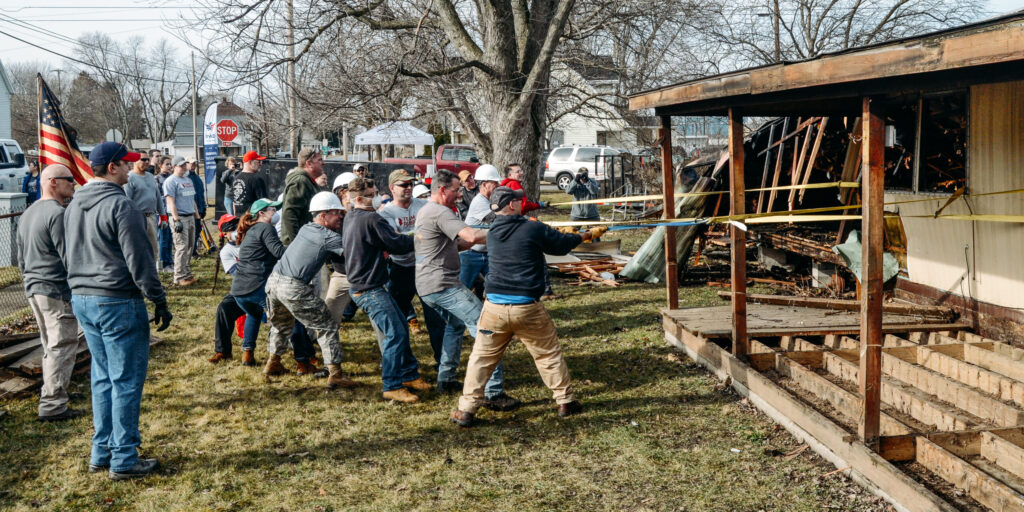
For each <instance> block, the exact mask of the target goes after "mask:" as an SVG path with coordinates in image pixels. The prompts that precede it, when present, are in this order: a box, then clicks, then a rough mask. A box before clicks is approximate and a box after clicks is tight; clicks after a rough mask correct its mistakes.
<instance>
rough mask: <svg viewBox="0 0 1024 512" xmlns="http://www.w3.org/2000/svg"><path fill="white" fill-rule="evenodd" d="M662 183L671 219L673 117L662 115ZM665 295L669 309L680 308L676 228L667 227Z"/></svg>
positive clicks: (673, 206) (665, 212)
mask: <svg viewBox="0 0 1024 512" xmlns="http://www.w3.org/2000/svg"><path fill="white" fill-rule="evenodd" d="M658 136H659V137H661V184H662V189H663V190H662V193H663V195H664V198H663V199H662V201H663V205H664V207H663V210H662V218H664V219H671V218H673V217H674V216H675V213H676V203H675V196H674V192H675V168H674V166H673V164H672V117H671V116H661V129H660V130H659V132H658ZM665 296H666V301H667V302H668V308H669V309H677V308H679V267H678V263H677V262H676V228H675V227H673V226H667V227H665Z"/></svg>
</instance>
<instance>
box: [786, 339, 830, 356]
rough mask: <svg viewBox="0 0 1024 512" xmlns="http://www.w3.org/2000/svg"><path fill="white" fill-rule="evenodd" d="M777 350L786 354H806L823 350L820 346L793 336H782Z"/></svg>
mask: <svg viewBox="0 0 1024 512" xmlns="http://www.w3.org/2000/svg"><path fill="white" fill-rule="evenodd" d="M779 348H780V349H782V350H783V351H786V352H807V351H812V350H825V347H823V346H821V345H815V344H814V343H811V342H809V341H807V340H805V339H803V338H797V337H794V336H783V337H782V339H781V340H780V341H779Z"/></svg>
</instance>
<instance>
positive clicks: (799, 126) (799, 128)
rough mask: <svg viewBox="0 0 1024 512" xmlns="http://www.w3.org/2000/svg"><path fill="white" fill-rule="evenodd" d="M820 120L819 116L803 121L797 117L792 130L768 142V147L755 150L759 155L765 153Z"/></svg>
mask: <svg viewBox="0 0 1024 512" xmlns="http://www.w3.org/2000/svg"><path fill="white" fill-rule="evenodd" d="M820 120H821V118H820V117H812V118H810V119H808V120H806V121H803V122H800V120H799V119H797V122H798V123H799V124H797V125H796V128H795V129H794V130H793V131H792V132H789V133H787V134H785V135H784V136H783V137H782V138H781V139H779V140H778V141H776V142H772V143H769V145H768V147H766V148H764V149H762V150H761V151H758V152H757V156H761V155H763V154H765V153H767V152H769V151H771V150H773V149H775V147H776V146H780V145H782V144H785V143H786V141H787V140H789V139H792V138H793V137H796V136H797V135H800V132H801V131H803V129H804V128H807V127H809V126H810V125H812V124H814V123H816V122H818V121H820Z"/></svg>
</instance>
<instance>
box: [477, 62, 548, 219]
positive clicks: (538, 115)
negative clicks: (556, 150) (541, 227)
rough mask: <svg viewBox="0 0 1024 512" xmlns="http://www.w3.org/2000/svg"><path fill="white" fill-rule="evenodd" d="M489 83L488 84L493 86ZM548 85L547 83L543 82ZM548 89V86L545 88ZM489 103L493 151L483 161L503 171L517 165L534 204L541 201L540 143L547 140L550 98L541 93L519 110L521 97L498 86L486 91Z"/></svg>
mask: <svg viewBox="0 0 1024 512" xmlns="http://www.w3.org/2000/svg"><path fill="white" fill-rule="evenodd" d="M490 82H491V81H490V80H488V81H487V82H485V83H490ZM544 82H545V84H546V83H547V80H544ZM542 87H546V85H544V86H542ZM484 94H485V95H486V96H487V100H486V103H487V105H488V106H490V128H491V132H490V139H491V141H490V142H491V148H492V152H491V154H490V155H486V154H485V155H483V157H484V158H483V159H482V160H481V161H483V162H486V163H490V164H492V165H494V166H495V167H497V168H498V169H499V170H501V171H504V169H505V167H506V166H508V165H509V164H513V163H518V164H519V165H520V166H522V168H523V173H524V177H523V188H524V189H526V196H527V197H528V198H529V199H530V200H532V201H539V200H540V177H541V176H542V175H543V172H544V169H543V166H544V162H541V160H540V155H541V150H542V148H541V143H542V141H543V138H544V119H545V118H546V116H547V99H546V98H544V97H543V96H541V95H540V94H539V93H538V94H537V95H536V97H535V98H534V99H533V101H532V102H531V104H530V107H528V108H526V109H525V111H524V110H522V109H521V108H520V107H519V101H520V97H521V95H522V94H525V93H521V92H518V91H509V90H508V88H503V87H500V86H498V85H492V86H488V87H485V88H484Z"/></svg>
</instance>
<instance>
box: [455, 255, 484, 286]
mask: <svg viewBox="0 0 1024 512" xmlns="http://www.w3.org/2000/svg"><path fill="white" fill-rule="evenodd" d="M459 263H461V264H462V270H460V271H459V281H460V282H462V286H465V287H466V288H469V289H470V290H472V289H473V281H476V276H478V275H480V274H483V275H485V276H486V275H487V267H488V264H487V253H486V252H476V251H474V250H472V249H470V250H468V251H462V252H460V253H459Z"/></svg>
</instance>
